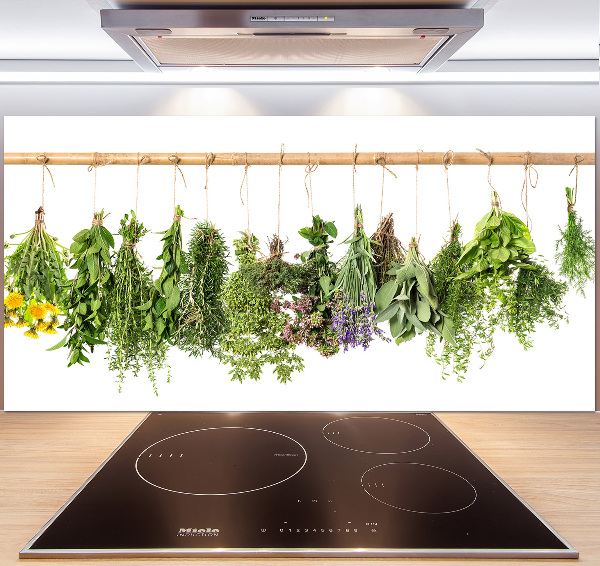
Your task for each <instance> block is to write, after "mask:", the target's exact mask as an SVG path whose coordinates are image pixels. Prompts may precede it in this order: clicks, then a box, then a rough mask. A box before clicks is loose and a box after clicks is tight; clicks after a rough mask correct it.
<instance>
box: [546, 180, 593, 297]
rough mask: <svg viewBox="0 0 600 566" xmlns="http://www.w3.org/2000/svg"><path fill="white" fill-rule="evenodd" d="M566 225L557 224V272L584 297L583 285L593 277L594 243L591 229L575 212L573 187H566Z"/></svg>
mask: <svg viewBox="0 0 600 566" xmlns="http://www.w3.org/2000/svg"><path fill="white" fill-rule="evenodd" d="M565 192H566V195H567V214H568V218H567V225H566V226H565V228H564V230H563V229H562V228H561V227H560V226H559V228H558V230H559V232H560V238H559V239H558V240H557V241H556V254H555V256H554V258H555V260H556V263H557V264H558V272H559V274H560V275H562V276H563V277H565V278H566V279H567V281H568V282H569V284H570V285H572V286H573V287H575V289H576V290H577V292H578V293H580V294H581V295H582V296H583V297H585V292H584V287H585V285H586V284H587V283H588V282H589V281H594V279H595V269H596V268H595V262H596V244H595V242H594V238H593V237H592V236H591V230H586V229H585V228H584V227H583V222H582V220H581V218H580V217H579V216H578V215H577V213H576V212H575V208H574V207H575V197H574V194H573V189H572V188H571V187H566V188H565Z"/></svg>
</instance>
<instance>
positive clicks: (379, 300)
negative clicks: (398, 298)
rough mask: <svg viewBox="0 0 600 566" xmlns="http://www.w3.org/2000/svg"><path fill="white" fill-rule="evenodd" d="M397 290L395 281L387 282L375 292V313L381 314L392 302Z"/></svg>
mask: <svg viewBox="0 0 600 566" xmlns="http://www.w3.org/2000/svg"><path fill="white" fill-rule="evenodd" d="M397 290H398V283H396V281H393V280H392V281H388V282H387V283H385V284H384V285H382V287H381V288H380V289H379V291H377V293H376V295H375V312H376V313H379V312H382V311H383V310H384V309H386V308H387V307H388V305H389V304H390V303H391V302H392V299H393V298H394V295H395V294H396V291H397Z"/></svg>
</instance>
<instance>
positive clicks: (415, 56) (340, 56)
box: [100, 6, 483, 72]
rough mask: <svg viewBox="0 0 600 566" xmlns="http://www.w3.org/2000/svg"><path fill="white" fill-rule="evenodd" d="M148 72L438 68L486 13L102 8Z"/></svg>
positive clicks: (106, 25)
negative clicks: (258, 68) (248, 69)
mask: <svg viewBox="0 0 600 566" xmlns="http://www.w3.org/2000/svg"><path fill="white" fill-rule="evenodd" d="M100 13H101V19H102V28H103V29H104V31H106V33H108V34H109V35H110V36H111V37H112V38H113V39H114V40H115V41H116V42H117V43H118V44H119V45H120V46H121V47H122V48H123V49H124V50H125V51H126V52H127V53H128V55H129V56H130V57H132V58H133V60H134V61H136V62H137V63H138V64H139V65H140V66H141V67H142V68H143V69H144V70H145V71H151V72H157V71H158V72H164V71H171V70H181V69H190V68H194V67H291V68H296V67H313V68H314V67H320V68H327V67H394V68H400V69H406V70H408V71H412V72H420V71H435V70H437V69H438V68H439V67H440V66H441V65H442V64H443V63H444V62H446V61H447V60H448V58H449V57H450V56H451V55H452V54H454V53H455V52H456V51H457V50H458V49H459V48H460V47H461V46H462V45H464V43H465V42H466V41H468V40H469V39H470V38H471V37H472V36H473V35H474V34H475V33H477V31H478V30H479V29H481V27H482V26H483V10H481V9H454V8H435V9H407V8H376V9H369V8H331V9H330V8H320V7H318V6H316V7H310V8H309V7H305V8H302V7H300V8H290V7H288V8H271V7H268V8H267V7H262V8H256V9H255V8H249V7H225V8H199V9H167V10H165V9H157V10H152V9H134V10H101V12H100Z"/></svg>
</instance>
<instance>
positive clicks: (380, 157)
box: [373, 152, 398, 222]
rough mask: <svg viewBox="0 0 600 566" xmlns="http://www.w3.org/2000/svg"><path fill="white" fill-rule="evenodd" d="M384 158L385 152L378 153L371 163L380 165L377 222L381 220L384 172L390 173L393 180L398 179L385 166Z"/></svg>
mask: <svg viewBox="0 0 600 566" xmlns="http://www.w3.org/2000/svg"><path fill="white" fill-rule="evenodd" d="M385 157H386V154H385V152H383V153H378V154H377V155H375V156H374V157H373V161H374V162H375V163H376V164H377V165H381V203H380V207H379V222H381V221H382V220H383V186H384V184H385V172H386V171H387V172H388V173H391V174H392V175H393V176H394V178H396V179H397V178H398V177H397V176H396V173H394V172H393V171H392V170H391V169H390V168H389V167H388V166H387V165H386V164H385Z"/></svg>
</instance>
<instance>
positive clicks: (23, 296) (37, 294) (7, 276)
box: [4, 207, 68, 338]
mask: <svg viewBox="0 0 600 566" xmlns="http://www.w3.org/2000/svg"><path fill="white" fill-rule="evenodd" d="M21 235H23V234H13V235H11V238H15V237H16V236H21ZM10 245H11V244H8V243H5V244H4V248H5V249H7V248H8V247H9V246H10ZM66 261H68V252H67V249H66V248H65V247H64V246H61V245H60V244H59V243H58V242H57V239H56V238H54V237H52V236H51V235H50V234H48V232H46V223H45V221H44V209H43V208H42V207H40V208H38V209H37V210H36V211H35V223H34V226H33V228H32V229H31V230H30V231H29V232H25V238H23V240H22V241H21V242H20V243H19V244H17V249H16V250H15V251H14V252H13V253H12V254H11V255H9V256H8V257H6V258H5V259H4V288H5V289H6V290H7V291H8V295H7V296H6V297H5V299H4V328H8V327H12V326H14V327H17V328H22V327H27V328H28V329H27V330H26V331H25V336H27V337H29V338H39V334H38V333H44V334H56V333H57V331H56V326H58V324H59V319H58V314H59V313H61V312H62V311H63V309H64V301H65V285H66V284H67V278H66V275H65V262H66ZM46 317H48V318H46Z"/></svg>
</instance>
